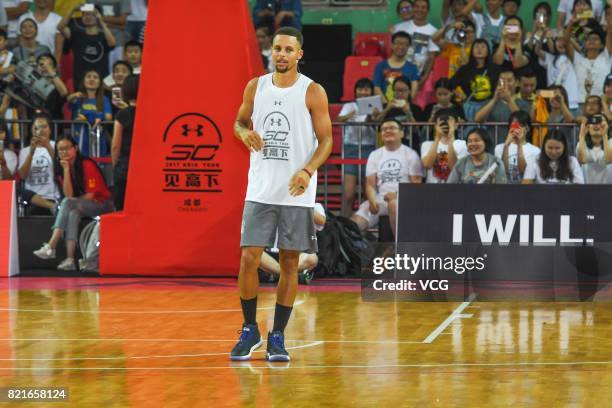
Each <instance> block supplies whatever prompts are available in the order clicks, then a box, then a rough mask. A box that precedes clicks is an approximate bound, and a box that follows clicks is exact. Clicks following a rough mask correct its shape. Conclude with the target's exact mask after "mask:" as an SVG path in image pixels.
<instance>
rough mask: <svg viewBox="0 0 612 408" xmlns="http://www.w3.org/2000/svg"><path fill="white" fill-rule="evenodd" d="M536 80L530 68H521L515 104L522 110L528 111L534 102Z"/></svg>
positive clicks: (536, 86)
mask: <svg viewBox="0 0 612 408" xmlns="http://www.w3.org/2000/svg"><path fill="white" fill-rule="evenodd" d="M537 88H538V80H537V78H536V75H535V72H533V71H532V70H531V68H529V67H526V68H525V69H522V70H521V71H520V74H519V92H518V94H517V95H516V99H515V102H516V105H517V106H518V107H519V109H520V110H522V111H523V112H527V113H530V112H531V109H532V107H533V103H534V102H535V96H536V93H535V91H536V89H537Z"/></svg>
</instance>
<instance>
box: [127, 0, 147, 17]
mask: <svg viewBox="0 0 612 408" xmlns="http://www.w3.org/2000/svg"><path fill="white" fill-rule="evenodd" d="M130 6H131V7H132V13H131V14H130V15H128V17H127V20H128V21H146V20H147V14H148V12H149V8H148V6H147V4H146V3H145V0H130Z"/></svg>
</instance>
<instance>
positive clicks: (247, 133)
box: [234, 78, 263, 151]
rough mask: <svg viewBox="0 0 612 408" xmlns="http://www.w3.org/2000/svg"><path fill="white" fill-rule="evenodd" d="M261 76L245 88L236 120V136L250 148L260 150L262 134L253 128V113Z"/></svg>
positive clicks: (252, 80)
mask: <svg viewBox="0 0 612 408" xmlns="http://www.w3.org/2000/svg"><path fill="white" fill-rule="evenodd" d="M258 80H259V78H253V79H251V80H250V81H249V83H248V84H247V86H246V87H245V88H244V94H243V96H242V104H241V105H240V108H239V109H238V115H237V116H236V122H234V136H236V138H238V140H240V141H241V142H242V143H244V145H245V146H246V147H247V149H249V150H254V151H259V150H261V148H262V147H263V140H262V139H261V136H260V135H259V134H257V132H255V131H254V130H251V125H252V122H251V115H252V114H253V106H254V104H255V92H256V91H257V82H258Z"/></svg>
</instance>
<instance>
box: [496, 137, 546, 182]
mask: <svg viewBox="0 0 612 408" xmlns="http://www.w3.org/2000/svg"><path fill="white" fill-rule="evenodd" d="M503 153H504V144H503V143H500V144H498V145H497V146H495V157H497V158H498V159H501V158H502V155H503ZM523 154H524V155H525V161H526V163H529V162H530V161H532V160H534V159H535V157H537V156H538V155H539V154H540V148H539V147H537V146H534V145H532V144H531V143H525V144H524V145H523ZM504 166H506V163H504ZM506 175H507V176H508V184H519V183H520V182H521V181H523V178H522V177H521V173H520V171H519V168H518V146H517V145H516V144H515V143H512V144H511V145H510V146H508V165H507V166H506Z"/></svg>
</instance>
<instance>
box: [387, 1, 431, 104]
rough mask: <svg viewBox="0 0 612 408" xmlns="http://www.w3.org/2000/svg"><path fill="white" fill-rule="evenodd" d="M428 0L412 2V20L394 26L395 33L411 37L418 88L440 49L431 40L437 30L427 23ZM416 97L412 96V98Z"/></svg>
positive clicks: (429, 70)
mask: <svg viewBox="0 0 612 408" xmlns="http://www.w3.org/2000/svg"><path fill="white" fill-rule="evenodd" d="M428 14H429V0H414V3H413V5H412V20H409V21H405V22H402V23H399V24H396V25H395V32H396V33H397V32H400V31H404V32H407V33H408V34H409V35H410V37H411V40H412V41H411V42H412V47H413V49H414V55H413V60H412V61H411V62H413V63H414V65H416V67H417V69H418V72H419V88H420V87H422V86H423V84H424V83H425V80H426V79H427V77H428V76H429V73H430V72H431V68H432V67H433V61H434V58H435V57H436V55H437V53H438V52H439V51H440V48H438V46H437V45H436V44H434V42H433V41H432V40H431V37H432V36H433V35H434V33H435V32H436V31H438V29H437V28H436V27H434V26H433V25H432V24H430V23H429V22H428V21H427V15H428ZM409 57H411V56H409ZM415 96H416V95H413V98H414V97H415Z"/></svg>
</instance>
